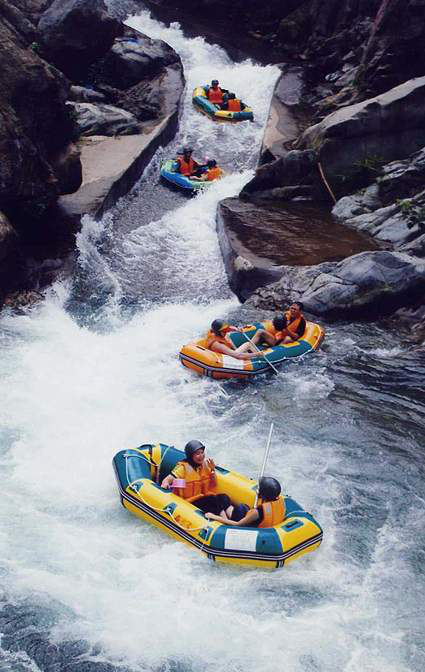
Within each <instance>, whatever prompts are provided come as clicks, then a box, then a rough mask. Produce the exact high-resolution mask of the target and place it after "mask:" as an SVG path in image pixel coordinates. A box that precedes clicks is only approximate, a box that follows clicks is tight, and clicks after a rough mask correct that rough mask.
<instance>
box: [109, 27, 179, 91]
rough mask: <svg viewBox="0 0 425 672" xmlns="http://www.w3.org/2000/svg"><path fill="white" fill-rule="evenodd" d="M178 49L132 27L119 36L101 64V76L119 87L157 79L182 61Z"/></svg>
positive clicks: (125, 87) (124, 87) (126, 87)
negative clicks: (166, 69)
mask: <svg viewBox="0 0 425 672" xmlns="http://www.w3.org/2000/svg"><path fill="white" fill-rule="evenodd" d="M179 61H180V59H179V57H178V55H177V54H176V52H175V51H174V49H173V48H172V47H170V46H169V45H168V44H167V43H166V42H164V41H163V40H153V39H151V38H150V37H148V36H147V35H144V34H142V33H139V32H138V31H136V30H133V29H131V28H125V35H124V36H123V37H118V38H116V40H115V42H114V44H113V46H112V47H111V49H110V50H109V52H108V53H107V54H106V56H105V57H104V59H103V60H102V62H101V63H100V64H99V68H98V72H101V76H100V75H99V74H97V78H98V79H99V77H100V78H101V80H102V82H105V83H107V84H110V85H111V86H113V87H115V88H117V89H129V88H130V87H132V86H134V85H135V84H137V83H138V82H140V81H141V80H145V79H146V80H150V79H153V78H154V77H155V76H156V75H158V73H159V72H160V71H161V70H163V69H164V68H165V67H166V66H167V65H171V64H172V63H177V62H179Z"/></svg>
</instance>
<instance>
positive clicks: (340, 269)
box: [248, 251, 425, 318]
mask: <svg viewBox="0 0 425 672" xmlns="http://www.w3.org/2000/svg"><path fill="white" fill-rule="evenodd" d="M424 290H425V261H423V260H422V259H417V258H416V257H411V256H409V255H407V254H401V253H398V252H388V251H378V252H362V253H361V254H357V255H354V256H353V257H349V258H348V259H345V260H344V261H341V262H339V263H324V264H319V265H317V266H307V267H287V268H286V269H285V273H284V275H283V276H282V278H281V279H280V280H279V281H278V282H276V283H274V284H273V285H270V286H268V287H264V288H262V289H259V290H257V291H256V292H255V294H254V295H253V296H252V297H251V298H250V299H249V301H248V303H249V305H253V306H255V307H261V308H266V309H274V310H277V309H281V308H282V306H285V305H287V304H288V302H291V301H294V300H296V299H299V300H301V301H303V303H304V305H305V308H306V310H307V311H309V312H311V313H313V314H315V315H327V316H330V317H352V318H357V317H365V316H369V315H376V314H382V313H385V312H392V311H393V310H395V309H396V308H398V307H399V306H401V305H406V304H408V303H410V304H412V303H414V302H415V301H416V300H417V299H418V297H419V296H420V295H423V292H424Z"/></svg>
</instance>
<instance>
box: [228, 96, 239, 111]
mask: <svg viewBox="0 0 425 672" xmlns="http://www.w3.org/2000/svg"><path fill="white" fill-rule="evenodd" d="M227 109H228V110H229V112H240V111H241V101H240V100H239V99H238V98H229V100H228V102H227Z"/></svg>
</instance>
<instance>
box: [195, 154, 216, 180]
mask: <svg viewBox="0 0 425 672" xmlns="http://www.w3.org/2000/svg"><path fill="white" fill-rule="evenodd" d="M222 176H223V171H222V170H221V168H219V167H218V166H217V161H215V160H214V159H210V161H207V170H206V172H205V173H203V175H202V176H201V177H194V178H193V179H194V180H197V181H198V182H213V181H214V180H219V179H220V177H222Z"/></svg>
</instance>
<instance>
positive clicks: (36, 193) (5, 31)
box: [0, 3, 74, 228]
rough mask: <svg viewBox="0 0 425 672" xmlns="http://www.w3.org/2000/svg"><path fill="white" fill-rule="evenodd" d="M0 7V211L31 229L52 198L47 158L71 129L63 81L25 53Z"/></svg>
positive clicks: (54, 182) (28, 51)
mask: <svg viewBox="0 0 425 672" xmlns="http://www.w3.org/2000/svg"><path fill="white" fill-rule="evenodd" d="M3 9H4V5H3V4H1V3H0V63H1V65H2V67H1V68H0V110H1V115H0V153H1V158H2V160H1V162H0V208H2V209H3V210H4V212H5V213H6V214H7V215H8V216H9V218H10V219H11V221H12V222H13V224H14V225H16V226H18V225H21V224H22V228H25V227H29V226H31V223H32V222H34V220H35V219H37V217H41V216H42V215H43V214H44V213H45V211H46V209H47V208H48V207H49V206H50V205H51V204H52V203H53V202H54V201H55V199H56V196H57V180H56V178H55V175H54V171H53V168H52V166H51V164H50V159H51V157H52V156H55V155H57V154H58V152H59V151H61V149H62V148H63V147H64V146H66V145H67V144H68V143H69V141H70V139H71V138H72V136H73V134H74V126H73V124H72V121H71V119H70V117H69V114H68V112H67V109H66V106H65V101H66V98H67V91H68V83H67V81H66V80H65V78H64V77H63V76H62V75H61V74H60V73H59V72H58V71H57V70H55V69H54V68H53V67H51V66H50V65H48V64H47V63H46V62H45V61H43V60H42V59H41V58H40V57H39V56H38V55H37V54H36V53H35V51H34V50H33V49H29V48H27V47H28V44H27V41H26V38H25V37H24V36H23V35H22V32H20V26H19V25H18V26H15V25H14V24H13V23H12V20H13V16H15V15H16V12H18V10H16V12H15V13H14V14H13V16H12V15H11V14H10V13H9V12H6V13H3Z"/></svg>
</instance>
